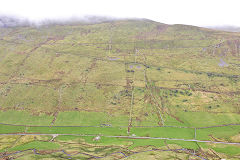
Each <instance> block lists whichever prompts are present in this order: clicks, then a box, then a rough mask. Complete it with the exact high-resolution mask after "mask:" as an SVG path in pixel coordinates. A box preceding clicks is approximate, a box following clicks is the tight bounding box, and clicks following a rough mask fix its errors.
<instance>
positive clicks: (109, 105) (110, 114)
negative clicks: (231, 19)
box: [0, 19, 240, 159]
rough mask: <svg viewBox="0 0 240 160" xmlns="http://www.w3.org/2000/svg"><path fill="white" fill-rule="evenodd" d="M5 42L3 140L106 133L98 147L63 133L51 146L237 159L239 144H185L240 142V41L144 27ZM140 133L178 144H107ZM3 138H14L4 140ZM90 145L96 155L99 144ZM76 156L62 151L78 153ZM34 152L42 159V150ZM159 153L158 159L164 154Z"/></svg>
mask: <svg viewBox="0 0 240 160" xmlns="http://www.w3.org/2000/svg"><path fill="white" fill-rule="evenodd" d="M0 37H1V38H0V123H2V126H0V130H1V133H16V132H17V133H22V132H25V133H44V134H46V133H49V134H59V133H63V134H81V135H92V136H93V135H94V136H95V135H101V136H102V137H103V138H102V139H101V140H100V141H97V142H96V141H92V140H91V139H88V138H86V137H77V140H76V139H75V138H76V137H74V138H73V137H71V136H70V137H67V138H66V137H65V138H64V136H63V135H62V137H61V136H60V135H59V136H58V139H56V140H55V141H54V142H48V143H50V144H47V145H50V146H51V145H52V144H51V143H59V144H60V146H61V143H63V141H67V142H69V141H74V143H77V141H81V143H80V142H79V144H78V145H80V146H84V145H87V144H88V145H92V144H96V143H99V145H100V144H101V145H103V146H104V147H106V148H109V146H111V145H112V147H113V146H114V147H116V151H119V150H121V152H123V153H124V155H127V156H131V155H132V154H133V152H136V151H137V152H142V151H146V150H152V149H154V148H156V149H159V150H161V149H162V148H161V147H164V146H165V145H167V147H169V146H170V149H172V150H170V151H171V152H176V153H178V152H179V154H177V155H179V156H180V158H186V157H187V156H193V157H195V158H199V157H197V156H200V157H205V158H208V159H211V158H219V157H221V158H226V157H227V158H232V157H235V158H236V157H237V156H239V151H237V150H239V145H233V144H214V145H213V144H211V143H197V142H194V141H190V142H184V141H181V140H179V139H190V140H192V139H197V140H203V141H214V142H216V141H221V142H224V143H225V142H226V143H239V134H240V133H239V129H240V126H239V124H240V116H239V113H240V103H239V100H240V92H239V90H240V61H239V60H240V50H239V49H240V34H239V33H230V32H222V31H215V30H210V29H205V28H199V27H195V26H187V25H167V24H162V23H157V22H154V21H151V20H146V19H142V20H118V21H110V22H102V23H97V24H71V25H70V24H66V25H45V26H41V27H33V26H32V27H29V26H25V27H23V26H22V27H20V26H18V27H4V28H0ZM6 124H11V125H22V126H21V127H22V128H17V127H20V126H8V125H6ZM222 125H224V126H222ZM6 126H8V127H10V128H9V129H6ZM38 126H41V127H38ZM49 126H50V127H49ZM54 126H55V127H54ZM56 126H65V127H62V128H61V127H60V128H59V127H56ZM70 126H85V127H84V128H81V127H72V128H71V127H70ZM212 126H219V127H213V128H211V127H212ZM204 127H210V128H204ZM8 130H9V131H8ZM135 135H136V136H138V137H162V138H175V139H178V140H175V141H171V140H169V139H167V140H166V139H165V140H155V141H154V140H141V139H131V138H129V137H128V138H129V139H124V140H122V139H121V138H120V139H119V137H118V138H116V137H115V138H113V137H112V138H111V137H104V136H133V137H134V136H135ZM15 136H16V139H17V136H18V135H15ZM25 136H26V137H27V136H29V135H25ZM42 136H43V137H44V135H42ZM45 136H48V135H45ZM94 136H93V137H94ZM43 137H41V136H40V135H38V138H37V141H36V139H35V140H34V139H33V138H25V139H26V140H25V141H24V142H20V143H19V144H15V145H13V146H12V144H11V143H10V142H9V143H6V144H5V145H3V147H1V148H0V151H1V152H6V153H13V151H19V150H24V149H32V148H34V147H32V146H33V143H34V144H35V143H36V142H39V143H43V141H42V140H43V139H44V138H43ZM1 138H2V139H9V137H7V136H6V135H5V136H3V137H1ZM110 139H111V140H110ZM45 140H47V138H46V137H45ZM75 140H76V142H75ZM83 142H84V143H86V144H84V143H83ZM23 144H24V145H26V144H29V145H28V146H30V147H23V146H21V145H23ZM42 145H43V144H42ZM69 145H70V143H69ZM122 145H123V146H124V147H125V148H124V147H123V148H121V147H120V146H122ZM148 145H151V146H150V148H149V146H148ZM19 146H20V147H19ZM40 146H41V145H40ZM31 147H32V148H31ZM54 147H56V146H55V145H54ZM54 147H53V148H51V147H50V148H49V149H47V150H51V151H52V150H54V149H56V148H54ZM92 147H93V148H94V150H95V151H96V146H92ZM151 147H152V148H151ZM16 148H17V149H16ZM18 148H20V149H18ZM22 148H24V149H22ZM57 148H60V149H62V147H57ZM73 148H74V147H73V146H71V145H70V146H69V147H68V148H66V147H65V148H63V149H65V151H66V150H67V151H69V152H71V153H75V152H76V149H73ZM90 148H91V147H90ZM110 148H111V147H110ZM176 148H178V149H179V148H185V149H186V150H181V151H179V150H175V149H176ZM34 149H38V150H43V151H44V147H43V148H37V145H36V146H35V148H34ZM126 149H127V150H129V152H127V150H126ZM90 150H91V149H89V151H86V150H85V151H84V149H80V151H79V150H78V151H79V152H84V153H90ZM122 150H124V151H122ZM163 150H164V148H163ZM193 150H194V152H193ZM116 151H115V150H114V151H102V152H94V153H93V155H95V156H100V157H101V156H103V155H108V154H111V153H113V152H116ZM34 152H35V151H34ZM119 152H120V151H119ZM180 152H181V153H180ZM216 152H218V153H216ZM228 152H230V154H228ZM50 153H53V152H50ZM193 153H196V155H197V156H196V155H195V154H193ZM54 154H55V152H54ZM59 154H63V153H59ZM141 154H143V153H141ZM153 154H156V156H155V158H156V159H157V157H158V156H162V155H165V153H164V152H163V153H162V152H160V155H159V153H153ZM63 155H64V154H63ZM170 155H171V154H170ZM0 156H1V155H0ZM28 156H31V154H28ZM49 156H53V155H49ZM64 156H66V155H64ZM85 156H86V155H85ZM121 156H123V155H116V156H113V157H112V159H114V158H115V159H118V158H119V157H120V158H121ZM143 156H146V157H148V156H151V153H149V155H148V154H146V155H143ZM166 156H167V157H168V156H169V155H167V154H166ZM86 157H88V156H86ZM86 157H85V158H86ZM90 157H91V156H90ZM81 158H83V157H81ZM88 158H89V157H88ZM158 158H159V157H158ZM165 158H166V157H165ZM110 159H111V158H110Z"/></svg>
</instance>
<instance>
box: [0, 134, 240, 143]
mask: <svg viewBox="0 0 240 160" xmlns="http://www.w3.org/2000/svg"><path fill="white" fill-rule="evenodd" d="M9 135H22V136H27V135H38V136H52V137H54V136H99V135H86V134H56V133H55V134H48V133H6V134H0V136H9ZM100 136H102V137H107V138H124V139H160V140H170V141H185V142H202V143H216V144H231V145H240V142H218V141H209V140H197V139H182V138H165V137H135V136H106V135H100Z"/></svg>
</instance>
